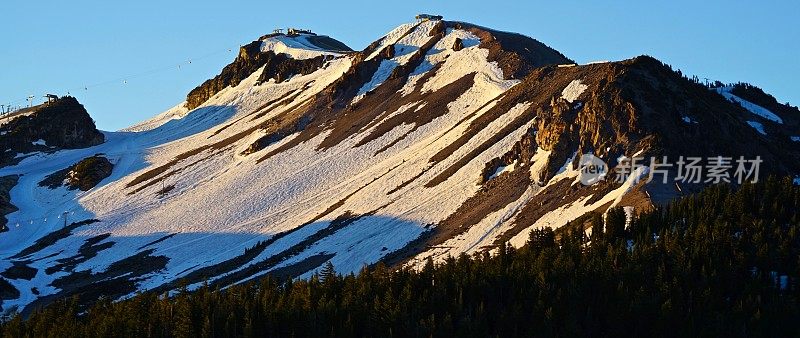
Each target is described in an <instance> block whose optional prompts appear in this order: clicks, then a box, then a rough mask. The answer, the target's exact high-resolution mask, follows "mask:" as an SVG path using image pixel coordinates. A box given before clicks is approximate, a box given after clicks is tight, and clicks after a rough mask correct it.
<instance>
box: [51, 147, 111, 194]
mask: <svg viewBox="0 0 800 338" xmlns="http://www.w3.org/2000/svg"><path fill="white" fill-rule="evenodd" d="M113 169H114V164H112V163H111V161H109V160H108V159H107V158H105V157H104V156H101V155H95V156H92V157H87V158H85V159H83V160H81V161H80V162H78V163H75V164H73V165H71V166H70V167H68V168H65V169H62V170H59V171H56V172H55V173H53V174H50V175H48V176H47V177H45V179H44V180H42V181H41V182H39V186H43V187H44V186H46V187H49V188H51V189H55V188H58V187H60V186H63V185H66V186H67V187H69V189H80V190H82V191H87V190H89V189H92V188H94V187H95V186H96V185H97V184H99V183H100V181H102V180H103V179H105V178H106V177H108V176H110V175H111V172H112V170H113Z"/></svg>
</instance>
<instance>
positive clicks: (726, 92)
mask: <svg viewBox="0 0 800 338" xmlns="http://www.w3.org/2000/svg"><path fill="white" fill-rule="evenodd" d="M715 89H716V91H717V93H719V94H720V95H722V96H724V97H725V98H726V99H728V100H730V101H733V102H736V103H738V104H739V105H740V106H742V107H743V108H744V109H747V110H748V111H750V112H751V113H753V114H756V115H758V116H761V117H763V118H765V119H767V120H770V121H772V122H775V123H779V124H783V119H781V118H780V117H779V116H778V115H775V113H773V112H771V111H769V109H767V108H764V107H762V106H759V105H757V104H755V103H752V102H750V101H747V100H745V99H743V98H741V97H738V96H736V95H734V94H732V93H731V92H730V91H731V90H732V89H733V88H732V87H720V88H715Z"/></svg>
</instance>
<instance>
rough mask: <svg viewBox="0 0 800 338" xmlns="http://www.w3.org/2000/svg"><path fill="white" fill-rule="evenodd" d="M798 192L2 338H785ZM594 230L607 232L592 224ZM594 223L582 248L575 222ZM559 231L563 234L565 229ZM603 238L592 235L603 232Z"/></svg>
mask: <svg viewBox="0 0 800 338" xmlns="http://www.w3.org/2000/svg"><path fill="white" fill-rule="evenodd" d="M798 210H800V187H797V186H794V185H793V184H792V182H791V180H789V179H786V180H769V181H768V182H764V183H759V184H755V185H752V184H749V185H745V186H742V187H740V188H738V189H737V190H733V189H732V188H730V187H729V186H715V187H712V188H709V189H707V190H706V191H704V192H702V193H700V194H698V195H696V196H693V197H689V198H686V199H683V200H681V201H677V202H675V203H673V204H671V205H669V206H668V207H664V208H661V209H658V210H655V211H653V212H650V213H646V214H644V215H641V216H640V217H638V218H637V219H634V220H633V221H632V222H631V224H630V226H629V227H628V228H626V227H625V223H626V217H625V214H624V212H623V211H622V210H620V209H613V210H612V211H610V212H609V213H608V215H607V216H606V220H605V221H603V219H602V217H600V216H599V215H594V216H590V217H586V219H585V220H579V221H576V222H573V223H572V224H570V225H569V226H567V227H564V228H562V229H567V230H559V231H557V232H554V231H552V230H550V229H543V230H538V231H534V232H533V233H532V234H531V236H530V240H529V242H528V245H526V246H525V247H523V248H521V249H513V248H511V247H506V248H503V249H501V250H499V253H498V254H496V255H492V256H490V255H488V254H484V255H478V256H475V257H467V256H461V257H458V258H451V259H448V260H447V262H445V263H443V264H441V265H438V266H434V265H433V264H431V263H428V264H427V265H426V266H425V267H424V268H423V269H421V271H410V270H400V271H394V272H393V271H389V270H388V269H386V268H385V267H383V266H378V267H375V268H372V269H366V268H365V269H364V270H363V271H361V272H360V273H359V274H358V275H348V276H339V275H337V274H336V273H335V272H334V271H333V269H332V267H331V266H327V267H326V268H325V269H324V270H323V271H322V272H321V273H320V274H319V275H318V276H316V277H313V278H311V279H310V280H308V281H305V280H303V281H292V282H285V283H282V282H277V281H276V280H274V279H271V278H269V277H267V278H264V279H262V280H260V281H259V282H258V283H251V284H247V285H239V286H233V287H231V288H229V289H226V290H223V291H218V290H213V291H212V290H208V289H206V288H202V289H200V290H199V291H196V292H182V293H180V294H178V295H175V296H174V297H172V298H166V297H163V296H160V295H155V294H149V293H145V294H142V295H139V296H136V297H134V298H133V299H130V300H126V301H121V302H117V303H112V302H110V301H108V300H102V301H100V302H98V303H96V304H95V305H94V306H93V307H91V308H90V309H88V310H87V311H86V312H85V313H84V314H83V315H79V312H81V310H79V309H78V305H77V302H76V300H75V299H71V300H64V301H58V302H56V303H54V304H52V305H51V306H49V307H47V308H45V309H44V310H43V311H41V312H37V313H34V314H32V315H31V316H30V317H29V319H28V320H23V319H21V318H14V319H12V320H10V321H8V322H7V323H5V324H3V325H2V326H0V330H2V333H3V335H4V336H14V337H22V336H31V337H45V336H59V337H63V336H92V337H95V336H134V337H150V336H176V337H195V336H198V337H210V336H244V337H253V336H256V337H258V336H370V337H392V336H425V337H427V336H445V337H449V336H477V337H492V336H502V337H506V336H575V335H581V336H798V335H800V320H798V319H800V310H799V309H798V296H800V293H799V289H798V287H797V283H796V281H797V280H798V277H800V276H799V275H798V272H799V271H798V258H799V256H798V254H799V253H800V242H798V239H799V238H798V230H799V229H798V226H800V222H798ZM604 223H605V224H604ZM585 224H586V225H588V224H594V225H595V226H594V231H592V234H591V236H589V237H587V236H584V234H583V231H582V230H581V231H579V230H576V229H582V228H583V226H584V225H585ZM568 229H572V230H568ZM600 229H604V230H605V231H600Z"/></svg>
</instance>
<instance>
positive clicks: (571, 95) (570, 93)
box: [561, 80, 589, 103]
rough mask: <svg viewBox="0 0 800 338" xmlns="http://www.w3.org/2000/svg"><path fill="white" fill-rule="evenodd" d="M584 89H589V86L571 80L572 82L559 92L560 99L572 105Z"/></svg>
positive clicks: (579, 81)
mask: <svg viewBox="0 0 800 338" xmlns="http://www.w3.org/2000/svg"><path fill="white" fill-rule="evenodd" d="M586 88H589V86H587V85H585V84H583V83H581V80H572V82H570V83H569V84H568V85H567V86H566V87H565V88H564V90H562V91H561V98H562V99H564V100H567V101H568V102H570V103H572V102H573V101H575V100H577V99H578V96H580V95H581V94H582V93H583V91H585V90H586Z"/></svg>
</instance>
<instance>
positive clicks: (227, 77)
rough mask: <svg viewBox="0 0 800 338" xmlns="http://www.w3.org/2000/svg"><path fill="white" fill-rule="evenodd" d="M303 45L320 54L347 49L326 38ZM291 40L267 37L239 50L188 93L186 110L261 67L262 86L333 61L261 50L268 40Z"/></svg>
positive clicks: (328, 56) (314, 38) (324, 56)
mask: <svg viewBox="0 0 800 338" xmlns="http://www.w3.org/2000/svg"><path fill="white" fill-rule="evenodd" d="M303 37H304V38H306V39H305V41H308V42H309V43H310V44H312V45H313V46H315V47H316V48H318V49H320V50H325V51H335V52H348V51H350V50H351V49H350V48H349V47H347V46H346V45H345V44H343V43H341V42H339V41H337V40H335V39H332V38H330V37H326V36H316V35H308V36H303ZM280 38H284V39H291V38H289V37H287V36H286V35H284V34H269V35H265V36H262V37H261V38H259V39H258V40H256V41H253V42H251V43H249V44H246V45H244V46H242V47H240V48H239V55H238V56H237V57H236V59H235V60H234V61H233V62H232V63H231V64H229V65H227V66H225V68H223V69H222V72H221V73H220V74H219V75H217V76H215V77H214V78H213V79H210V80H207V81H206V82H203V84H201V85H200V86H198V87H197V88H195V89H193V90H192V91H191V92H189V95H187V96H186V107H187V108H188V109H194V108H196V107H197V106H199V105H201V104H202V103H203V102H206V100H208V99H209V98H211V97H212V96H214V94H216V93H218V92H219V91H221V90H222V89H225V88H226V87H229V86H231V87H235V86H236V85H238V84H239V83H240V82H241V81H242V80H244V79H245V78H246V77H248V76H250V75H251V74H253V73H254V72H256V71H257V70H259V69H261V68H262V67H264V69H263V71H262V72H261V75H260V76H259V78H258V82H259V83H262V82H266V81H268V80H270V79H272V80H275V81H276V82H282V81H284V80H285V79H287V78H288V77H290V76H292V75H298V74H300V75H305V74H309V73H311V72H313V71H314V70H317V69H318V68H320V67H322V65H323V64H324V62H325V61H326V60H329V59H331V58H332V57H334V56H333V55H331V54H326V53H320V55H318V56H315V57H312V58H301V59H298V58H295V57H293V56H292V55H291V54H289V53H285V52H282V51H275V50H262V45H264V41H265V40H270V39H280Z"/></svg>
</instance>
